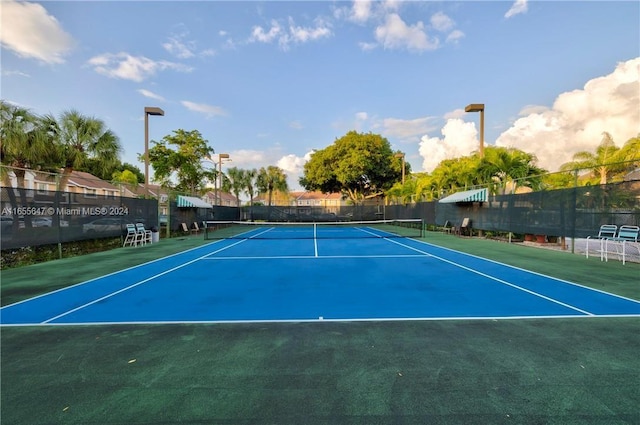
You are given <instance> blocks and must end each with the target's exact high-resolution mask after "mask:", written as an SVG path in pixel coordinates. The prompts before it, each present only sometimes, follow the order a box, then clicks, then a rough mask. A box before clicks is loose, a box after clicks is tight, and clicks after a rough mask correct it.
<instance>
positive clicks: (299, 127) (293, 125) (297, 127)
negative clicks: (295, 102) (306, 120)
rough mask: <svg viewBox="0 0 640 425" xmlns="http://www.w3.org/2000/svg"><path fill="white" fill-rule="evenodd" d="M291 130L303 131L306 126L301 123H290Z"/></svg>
mask: <svg viewBox="0 0 640 425" xmlns="http://www.w3.org/2000/svg"><path fill="white" fill-rule="evenodd" d="M289 128H293V129H294V130H302V129H303V128H304V126H303V125H302V123H301V122H300V121H297V120H296V121H291V122H290V123H289Z"/></svg>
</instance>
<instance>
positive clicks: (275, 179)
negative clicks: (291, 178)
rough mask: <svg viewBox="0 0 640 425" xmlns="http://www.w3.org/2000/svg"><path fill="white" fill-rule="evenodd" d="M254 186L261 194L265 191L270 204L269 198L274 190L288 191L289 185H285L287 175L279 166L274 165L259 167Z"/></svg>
mask: <svg viewBox="0 0 640 425" xmlns="http://www.w3.org/2000/svg"><path fill="white" fill-rule="evenodd" d="M256 186H257V187H258V192H259V193H261V194H264V193H266V194H267V195H268V204H267V205H269V206H271V199H272V197H273V192H274V191H279V192H288V191H289V186H288V185H287V175H286V174H285V173H284V171H282V169H281V168H279V167H276V166H274V165H269V166H268V167H266V168H264V167H262V168H260V171H258V176H257V177H256Z"/></svg>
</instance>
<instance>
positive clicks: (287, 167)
mask: <svg viewBox="0 0 640 425" xmlns="http://www.w3.org/2000/svg"><path fill="white" fill-rule="evenodd" d="M312 153H313V151H311V152H307V153H306V154H305V155H304V156H303V157H299V156H297V155H293V154H289V155H285V156H283V157H281V158H280V159H279V160H278V161H277V162H276V166H278V167H280V168H281V169H282V170H283V171H284V172H285V174H286V175H287V184H288V186H289V189H292V190H297V189H298V188H299V187H300V184H299V182H298V181H299V180H300V177H302V174H303V172H304V164H306V163H307V161H309V159H311V154H312Z"/></svg>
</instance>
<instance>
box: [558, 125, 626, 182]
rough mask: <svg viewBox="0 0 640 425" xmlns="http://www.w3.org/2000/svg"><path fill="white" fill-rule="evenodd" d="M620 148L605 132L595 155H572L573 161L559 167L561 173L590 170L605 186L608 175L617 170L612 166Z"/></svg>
mask: <svg viewBox="0 0 640 425" xmlns="http://www.w3.org/2000/svg"><path fill="white" fill-rule="evenodd" d="M619 149H620V148H618V147H617V146H616V144H615V143H614V142H613V138H612V137H611V134H609V133H607V132H606V131H605V132H603V133H602V141H601V142H600V144H599V145H598V147H597V148H596V151H595V153H591V152H587V151H581V152H576V153H575V154H574V155H573V161H571V162H567V163H565V164H562V165H561V166H560V169H561V170H563V171H569V170H575V169H580V168H582V169H591V170H593V172H594V174H596V175H598V176H600V184H607V181H608V179H609V176H610V174H611V173H612V172H613V171H615V170H617V167H616V166H615V164H613V162H614V159H615V156H616V153H617V152H618V150H619Z"/></svg>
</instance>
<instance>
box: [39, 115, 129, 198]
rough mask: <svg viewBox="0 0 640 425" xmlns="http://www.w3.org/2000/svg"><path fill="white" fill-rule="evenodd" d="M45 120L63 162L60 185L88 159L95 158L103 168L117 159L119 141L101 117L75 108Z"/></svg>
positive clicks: (106, 167)
mask: <svg viewBox="0 0 640 425" xmlns="http://www.w3.org/2000/svg"><path fill="white" fill-rule="evenodd" d="M47 120H48V121H49V122H50V126H51V129H52V132H53V136H54V137H55V141H56V146H57V151H58V152H57V153H58V157H59V159H60V162H61V163H62V168H63V172H62V178H61V181H60V185H61V187H65V186H66V185H67V183H68V181H69V177H70V176H71V173H72V172H73V171H74V170H77V169H80V168H82V167H83V165H84V164H85V163H86V162H87V160H88V159H89V158H94V159H96V160H97V161H98V166H99V167H102V168H105V169H108V168H109V167H110V166H112V165H113V164H114V163H117V162H118V161H119V159H118V156H119V154H120V152H121V150H122V148H121V146H120V141H119V140H118V137H117V136H116V135H115V134H114V133H113V132H112V131H111V130H109V129H107V128H106V126H105V124H104V122H103V121H102V120H99V119H97V118H91V117H86V116H83V115H81V114H80V113H79V112H78V111H75V110H70V111H66V112H63V113H62V115H61V116H60V119H59V120H57V121H56V120H55V118H54V117H51V116H49V117H47Z"/></svg>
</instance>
